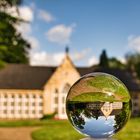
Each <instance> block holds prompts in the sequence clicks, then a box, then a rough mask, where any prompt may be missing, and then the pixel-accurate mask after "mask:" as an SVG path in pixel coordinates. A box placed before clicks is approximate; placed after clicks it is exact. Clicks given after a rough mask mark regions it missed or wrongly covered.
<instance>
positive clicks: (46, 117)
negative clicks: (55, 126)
mask: <svg viewBox="0 0 140 140" xmlns="http://www.w3.org/2000/svg"><path fill="white" fill-rule="evenodd" d="M56 114H57V113H56V112H54V113H52V114H46V115H44V116H43V117H42V118H41V120H47V119H53V118H54V117H55V115H56Z"/></svg>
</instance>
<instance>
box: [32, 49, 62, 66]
mask: <svg viewBox="0 0 140 140" xmlns="http://www.w3.org/2000/svg"><path fill="white" fill-rule="evenodd" d="M63 58H64V53H54V54H49V53H47V52H45V51H41V52H33V53H31V54H30V64H31V65H40V66H41V65H46V66H47V65H48V66H57V65H59V64H60V63H61V62H62V59H63Z"/></svg>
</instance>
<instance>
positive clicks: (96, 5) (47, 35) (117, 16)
mask: <svg viewBox="0 0 140 140" xmlns="http://www.w3.org/2000/svg"><path fill="white" fill-rule="evenodd" d="M23 7H24V12H23V14H24V15H23V16H26V17H28V15H30V16H29V20H30V25H26V27H25V25H24V26H23V25H22V26H21V27H22V32H23V34H24V36H25V38H27V39H29V42H31V44H32V46H33V49H32V51H31V56H30V57H31V64H33V65H57V64H59V63H60V62H61V59H62V58H63V55H64V50H65V46H66V45H68V46H69V48H70V56H71V58H72V60H73V61H74V63H75V64H76V65H79V66H89V65H92V64H94V63H97V61H98V58H99V55H100V54H101V51H102V50H103V49H106V50H107V54H108V56H109V57H112V56H115V57H117V58H118V59H120V60H122V61H123V60H124V55H125V54H126V53H127V52H132V51H140V18H139V17H140V1H139V0H133V1H132V0H24V3H23V5H21V7H20V8H21V9H22V8H23ZM25 7H26V8H25ZM27 19H28V18H27ZM25 28H26V30H24V29H25Z"/></svg>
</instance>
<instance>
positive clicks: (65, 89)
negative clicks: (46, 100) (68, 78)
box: [62, 83, 71, 93]
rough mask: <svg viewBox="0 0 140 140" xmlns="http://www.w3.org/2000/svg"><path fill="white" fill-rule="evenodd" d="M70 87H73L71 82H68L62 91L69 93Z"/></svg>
mask: <svg viewBox="0 0 140 140" xmlns="http://www.w3.org/2000/svg"><path fill="white" fill-rule="evenodd" d="M70 87H71V86H70V84H68V83H66V84H65V86H64V88H63V91H62V92H63V93H67V92H68V91H69V89H70Z"/></svg>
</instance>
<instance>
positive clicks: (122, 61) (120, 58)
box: [118, 57, 126, 64]
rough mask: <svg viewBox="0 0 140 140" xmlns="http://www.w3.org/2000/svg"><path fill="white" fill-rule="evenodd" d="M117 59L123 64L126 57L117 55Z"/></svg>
mask: <svg viewBox="0 0 140 140" xmlns="http://www.w3.org/2000/svg"><path fill="white" fill-rule="evenodd" d="M118 60H119V61H121V63H123V64H125V63H126V59H125V58H124V57H118Z"/></svg>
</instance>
